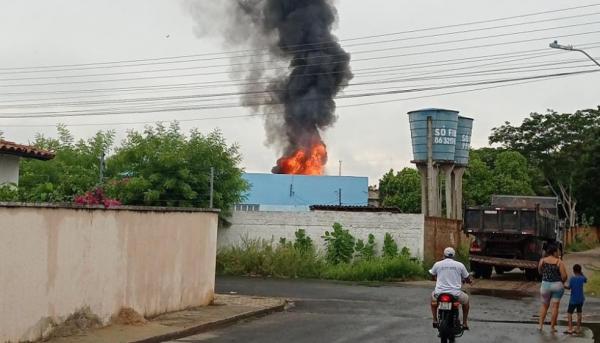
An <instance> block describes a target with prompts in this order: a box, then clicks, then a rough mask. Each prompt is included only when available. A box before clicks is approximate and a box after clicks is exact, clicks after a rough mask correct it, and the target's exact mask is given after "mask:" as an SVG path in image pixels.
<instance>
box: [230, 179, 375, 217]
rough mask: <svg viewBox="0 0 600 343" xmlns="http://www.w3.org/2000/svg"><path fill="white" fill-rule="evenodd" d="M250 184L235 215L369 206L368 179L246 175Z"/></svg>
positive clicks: (236, 208)
mask: <svg viewBox="0 0 600 343" xmlns="http://www.w3.org/2000/svg"><path fill="white" fill-rule="evenodd" d="M244 179H245V180H246V181H248V183H249V184H250V190H249V191H248V193H247V194H246V197H245V200H244V201H243V202H242V203H241V204H238V205H236V207H235V210H236V211H309V210H310V206H312V205H337V206H368V204H369V179H368V178H367V177H355V176H312V175H284V174H261V173H246V174H244Z"/></svg>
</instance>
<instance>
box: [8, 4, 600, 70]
mask: <svg viewBox="0 0 600 343" xmlns="http://www.w3.org/2000/svg"><path fill="white" fill-rule="evenodd" d="M596 6H600V3H594V4H588V5H582V6H575V7H568V8H561V9H556V10H548V11H541V12H533V13H527V14H521V15H515V16H509V17H501V18H495V19H488V20H479V21H472V22H466V23H459V24H451V25H443V26H436V27H428V28H421V29H414V30H407V31H400V32H394V33H385V34H379V35H369V36H362V37H355V38H348V39H343V40H342V41H355V40H362V39H372V38H381V37H389V36H394V35H401V34H407V33H415V32H423V31H432V30H439V29H447V28H453V27H460V26H469V25H478V24H485V23H490V22H498V21H505V20H511V19H519V18H526V17H532V16H538V15H543V14H550V13H557V12H565V11H571V10H575V9H584V8H590V7H596ZM324 43H327V42H319V43H311V44H300V45H297V46H290V47H292V48H293V47H301V46H310V45H316V44H324ZM330 43H331V42H330ZM265 50H266V49H251V50H238V51H227V52H213V53H202V54H190V55H180V56H169V57H158V58H146V59H132V60H118V61H109V62H95V63H78V64H63V65H46V66H30V67H13V68H0V70H25V69H48V68H63V67H83V66H93V65H108V64H120V63H136V62H147V61H162V60H171V59H181V58H189V57H199V56H215V55H227V54H237V53H246V52H255V51H265ZM232 57H247V56H244V55H241V56H232Z"/></svg>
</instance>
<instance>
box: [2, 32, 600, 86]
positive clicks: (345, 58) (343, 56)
mask: <svg viewBox="0 0 600 343" xmlns="http://www.w3.org/2000/svg"><path fill="white" fill-rule="evenodd" d="M595 24H600V21H594V22H587V23H578V24H571V25H564V26H557V27H551V28H541V29H535V30H527V31H519V32H509V33H501V34H496V35H487V36H480V37H471V38H462V39H455V40H448V41H443V42H433V43H422V44H413V45H404V46H399V47H389V48H380V49H372V50H364V51H356V52H352V53H351V54H352V55H358V54H371V53H375V52H387V51H395V50H404V49H413V48H420V47H426V46H437V45H446V44H454V43H463V42H470V41H476V40H482V39H486V40H487V39H492V38H500V37H508V36H514V35H522V34H527V33H535V32H546V31H549V30H551V29H552V30H555V29H563V28H573V27H581V26H587V25H595ZM596 32H600V31H596ZM550 38H552V37H550ZM550 38H544V39H550ZM335 57H338V58H340V59H339V60H334V61H331V62H315V63H307V64H303V65H302V67H318V66H328V65H337V64H345V63H349V55H347V54H337V55H326V56H316V57H311V60H312V59H315V60H318V59H320V58H321V59H327V60H329V59H331V58H335ZM300 59H304V58H297V59H291V62H294V61H295V60H300ZM262 63H264V62H261V64H262ZM243 64H244V65H246V64H251V63H243ZM238 65H239V64H238ZM198 68H202V67H187V68H172V69H162V70H157V71H148V70H138V71H127V72H116V73H101V74H89V75H57V76H36V77H20V78H4V79H0V82H7V81H30V80H53V79H73V78H91V77H104V76H117V75H132V74H147V73H153V72H165V71H174V70H189V69H198ZM289 69H290V66H282V67H272V68H259V69H247V70H240V71H239V72H247V73H251V72H265V71H269V70H273V71H275V70H280V71H281V70H289ZM224 74H230V72H229V71H215V72H204V73H194V74H192V75H190V76H209V75H224ZM184 76H185V77H187V76H186V75H163V76H153V77H148V79H150V78H172V77H184ZM122 80H123V81H127V80H139V78H138V79H122ZM107 81H109V80H88V81H80V82H107ZM110 81H115V80H110ZM117 81H119V80H117ZM74 83H76V82H74ZM0 86H1V85H0ZM18 86H20V85H18ZM2 87H5V86H2Z"/></svg>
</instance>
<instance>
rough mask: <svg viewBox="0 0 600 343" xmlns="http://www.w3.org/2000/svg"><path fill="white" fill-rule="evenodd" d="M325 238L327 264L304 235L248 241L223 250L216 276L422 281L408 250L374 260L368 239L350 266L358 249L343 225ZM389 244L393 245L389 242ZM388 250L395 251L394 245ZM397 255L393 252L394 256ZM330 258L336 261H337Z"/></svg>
mask: <svg viewBox="0 0 600 343" xmlns="http://www.w3.org/2000/svg"><path fill="white" fill-rule="evenodd" d="M324 237H328V238H329V241H327V242H328V243H329V245H328V250H327V258H324V257H323V256H322V255H320V254H319V253H318V252H317V250H316V249H315V247H314V244H313V242H312V240H311V239H310V238H309V237H308V236H306V232H305V231H304V230H298V231H296V239H295V241H294V242H289V241H287V240H286V239H283V238H282V239H280V240H279V242H278V243H274V242H273V241H265V240H251V239H248V238H247V237H245V238H243V239H242V243H241V244H240V245H239V246H235V247H230V248H225V249H221V250H220V251H219V252H218V254H217V273H218V274H221V275H246V276H263V277H270V276H272V277H277V278H322V279H333V280H345V281H385V280H393V279H403V280H406V279H417V278H422V277H423V276H424V270H423V267H422V264H421V263H420V262H418V261H416V260H414V259H412V258H410V250H408V248H404V249H402V252H401V253H400V255H398V251H397V250H398V247H397V246H396V248H395V254H396V256H393V257H389V256H388V257H376V256H375V237H374V236H373V235H369V238H368V241H367V243H364V241H362V240H359V241H358V242H356V252H357V257H356V259H355V261H354V262H352V261H351V260H352V254H353V252H354V250H355V243H354V237H352V236H351V235H350V234H349V233H348V231H347V230H343V229H342V227H341V225H339V224H337V225H334V231H333V232H332V233H329V234H326V235H325V236H324ZM389 239H390V240H391V236H390V237H389ZM391 241H392V242H393V240H391ZM350 243H351V244H352V245H350ZM388 244H389V245H390V246H392V247H393V246H394V245H395V242H394V244H391V243H388ZM330 246H331V247H332V248H331V251H330V250H329V247H330ZM393 250H394V249H392V248H390V251H393ZM348 254H349V255H348ZM331 256H336V258H337V259H333V258H332V257H331Z"/></svg>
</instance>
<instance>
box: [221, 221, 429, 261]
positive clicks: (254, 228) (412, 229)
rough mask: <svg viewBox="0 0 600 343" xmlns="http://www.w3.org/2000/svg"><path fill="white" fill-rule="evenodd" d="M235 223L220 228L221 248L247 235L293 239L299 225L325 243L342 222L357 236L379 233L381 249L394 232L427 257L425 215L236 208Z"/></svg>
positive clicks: (404, 244) (400, 241) (401, 241)
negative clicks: (239, 210) (324, 240)
mask: <svg viewBox="0 0 600 343" xmlns="http://www.w3.org/2000/svg"><path fill="white" fill-rule="evenodd" d="M230 221H231V223H232V224H231V227H229V228H219V233H218V239H217V242H218V246H219V248H222V247H227V246H234V245H239V244H241V242H242V239H243V238H245V237H248V238H251V239H266V240H271V239H273V240H274V241H275V242H278V241H279V238H280V237H285V238H287V239H290V240H293V239H294V238H295V236H294V233H295V232H296V230H298V229H305V230H306V231H307V234H308V235H309V236H310V237H311V238H312V239H313V240H314V241H315V242H317V243H318V245H319V247H321V248H322V247H323V243H324V242H323V239H322V238H321V236H322V235H323V234H324V233H325V231H332V228H331V226H332V225H333V223H335V222H338V223H340V224H342V225H343V226H344V228H345V229H349V230H350V233H351V234H352V235H353V236H354V237H355V238H356V239H363V240H365V242H366V240H367V237H368V236H369V234H370V233H372V234H373V235H374V236H375V239H376V242H377V247H376V248H377V249H378V250H379V251H380V250H381V248H382V247H383V237H384V236H385V234H386V233H388V232H389V233H390V234H392V236H393V237H394V239H395V240H396V243H398V246H399V247H400V248H402V247H408V248H409V249H410V251H411V253H412V255H413V256H415V257H419V258H422V257H423V225H424V224H423V223H424V219H423V215H422V214H398V213H385V212H338V211H311V212H233V215H232V217H231V218H230Z"/></svg>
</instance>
